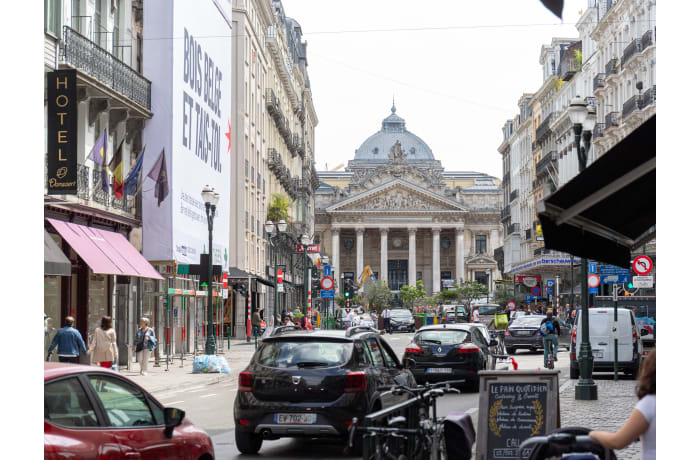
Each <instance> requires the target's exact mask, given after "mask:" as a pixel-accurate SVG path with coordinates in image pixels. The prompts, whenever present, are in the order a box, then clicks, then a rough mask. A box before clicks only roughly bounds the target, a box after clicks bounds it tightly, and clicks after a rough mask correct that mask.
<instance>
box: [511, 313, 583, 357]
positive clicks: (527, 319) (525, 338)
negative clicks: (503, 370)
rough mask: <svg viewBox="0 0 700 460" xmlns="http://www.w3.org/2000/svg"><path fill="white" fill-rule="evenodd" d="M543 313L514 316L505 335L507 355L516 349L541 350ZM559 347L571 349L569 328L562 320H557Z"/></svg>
mask: <svg viewBox="0 0 700 460" xmlns="http://www.w3.org/2000/svg"><path fill="white" fill-rule="evenodd" d="M544 318H546V316H545V315H525V316H519V317H517V318H515V319H514V320H513V321H511V323H510V324H509V325H508V329H506V335H505V340H504V342H505V346H506V352H507V353H508V354H509V355H512V354H514V353H515V351H516V350H518V349H527V350H531V351H537V350H543V349H544V348H543V346H544V345H543V344H542V336H541V335H540V333H539V330H540V325H541V324H542V320H543V319H544ZM559 329H560V330H561V334H560V335H559V348H560V349H561V348H562V347H563V348H566V349H567V350H570V349H571V329H569V327H568V326H567V325H565V324H564V323H563V322H562V321H559Z"/></svg>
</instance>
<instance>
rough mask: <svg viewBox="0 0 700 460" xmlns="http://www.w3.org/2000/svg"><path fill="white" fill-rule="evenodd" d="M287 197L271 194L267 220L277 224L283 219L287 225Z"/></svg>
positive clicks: (282, 194) (288, 202)
mask: <svg viewBox="0 0 700 460" xmlns="http://www.w3.org/2000/svg"><path fill="white" fill-rule="evenodd" d="M289 204H290V201H289V197H288V196H287V195H285V194H284V193H273V194H272V199H271V200H270V204H269V205H268V206H267V220H270V221H272V222H279V221H280V220H282V219H284V220H285V221H286V222H287V223H289Z"/></svg>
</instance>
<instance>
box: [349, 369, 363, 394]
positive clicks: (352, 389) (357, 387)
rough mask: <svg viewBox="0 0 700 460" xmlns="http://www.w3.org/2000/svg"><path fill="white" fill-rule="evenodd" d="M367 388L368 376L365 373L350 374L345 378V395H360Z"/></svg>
mask: <svg viewBox="0 0 700 460" xmlns="http://www.w3.org/2000/svg"><path fill="white" fill-rule="evenodd" d="M366 386H367V376H366V375H365V373H364V372H350V373H349V374H347V375H346V376H345V393H358V392H360V391H364V389H365V388H366Z"/></svg>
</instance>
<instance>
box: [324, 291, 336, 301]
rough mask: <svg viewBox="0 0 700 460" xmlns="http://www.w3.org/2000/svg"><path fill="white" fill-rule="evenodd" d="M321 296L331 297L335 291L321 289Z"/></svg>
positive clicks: (333, 296)
mask: <svg viewBox="0 0 700 460" xmlns="http://www.w3.org/2000/svg"><path fill="white" fill-rule="evenodd" d="M321 298H322V299H333V298H335V291H332V290H330V291H329V290H325V289H324V290H323V291H321Z"/></svg>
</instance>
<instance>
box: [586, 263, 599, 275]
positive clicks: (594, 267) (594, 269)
mask: <svg viewBox="0 0 700 460" xmlns="http://www.w3.org/2000/svg"><path fill="white" fill-rule="evenodd" d="M596 272H598V263H597V262H588V273H596Z"/></svg>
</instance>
